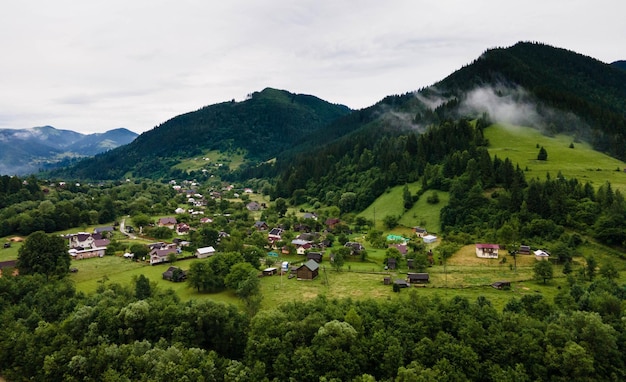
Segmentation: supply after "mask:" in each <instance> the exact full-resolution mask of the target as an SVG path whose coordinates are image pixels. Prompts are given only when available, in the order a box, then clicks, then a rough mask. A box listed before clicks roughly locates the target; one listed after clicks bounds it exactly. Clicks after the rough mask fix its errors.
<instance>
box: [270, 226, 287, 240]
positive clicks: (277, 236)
mask: <svg viewBox="0 0 626 382" xmlns="http://www.w3.org/2000/svg"><path fill="white" fill-rule="evenodd" d="M283 232H284V231H283V229H282V228H272V230H271V231H270V232H269V233H268V234H267V239H268V240H269V241H270V242H271V243H274V242H275V241H279V240H281V239H282V234H283Z"/></svg>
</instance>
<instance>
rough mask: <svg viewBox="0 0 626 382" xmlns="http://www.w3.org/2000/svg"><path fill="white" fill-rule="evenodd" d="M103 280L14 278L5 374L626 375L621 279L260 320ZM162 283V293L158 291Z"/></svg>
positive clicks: (3, 289)
mask: <svg viewBox="0 0 626 382" xmlns="http://www.w3.org/2000/svg"><path fill="white" fill-rule="evenodd" d="M145 285H146V284H145V283H144V282H142V281H141V280H139V279H138V280H137V281H136V282H135V284H134V286H133V287H123V286H120V285H116V284H108V283H106V282H103V283H102V284H101V285H100V287H99V289H98V291H97V293H95V294H93V295H88V296H87V295H83V294H80V293H76V291H75V290H74V288H73V286H72V284H71V283H70V282H69V281H67V280H66V279H60V280H56V281H49V282H46V280H45V278H43V277H42V276H39V275H34V276H20V277H16V278H11V277H8V278H7V277H4V278H0V296H1V297H2V298H1V299H0V369H1V370H3V373H4V374H5V376H6V377H7V378H9V379H10V380H16V381H18V380H40V381H44V380H66V381H79V380H81V381H98V380H99V381H130V380H132V381H171V380H179V381H185V380H189V381H200V380H203V381H235V380H237V381H264V380H266V381H270V380H276V381H288V380H298V381H319V380H326V381H392V380H393V381H466V380H471V381H497V382H502V381H536V380H544V381H565V380H570V381H607V380H615V381H617V380H623V379H624V378H626V375H625V371H624V370H625V369H624V366H625V364H624V363H625V359H624V354H625V351H626V349H624V344H625V343H626V341H625V339H626V338H624V335H625V331H624V325H623V322H622V304H623V303H622V301H623V300H624V298H625V297H626V296H625V290H624V287H623V286H619V285H617V284H616V283H615V282H614V281H612V278H611V277H610V273H607V274H606V275H602V276H600V275H599V276H596V277H595V279H593V281H592V282H591V283H589V282H588V281H586V280H583V279H579V278H576V277H571V278H570V287H569V288H567V289H564V290H562V291H561V292H560V293H559V294H558V296H557V297H556V298H555V300H554V301H546V300H545V299H544V298H543V297H542V296H541V295H533V294H528V295H524V296H523V297H521V298H513V299H512V300H510V301H509V303H507V304H506V306H505V307H504V309H503V310H502V311H498V310H496V309H494V308H493V307H492V305H491V303H490V301H489V300H487V299H485V298H478V299H477V300H476V301H469V300H467V299H465V298H457V297H453V298H450V299H446V300H441V299H431V298H427V297H420V296H419V293H418V292H417V291H411V292H407V294H406V295H405V296H404V298H402V299H398V300H394V301H378V302H377V301H374V300H363V301H352V300H350V299H344V300H328V299H326V298H324V297H320V298H317V299H315V300H312V301H309V302H292V303H285V304H282V305H280V306H277V307H276V309H274V310H271V311H263V312H260V313H258V314H257V315H255V316H247V315H245V314H244V313H242V312H240V311H238V310H237V309H236V308H235V307H233V306H228V305H225V304H222V303H214V302H210V301H204V302H197V301H190V302H181V301H179V300H178V298H177V297H176V295H175V294H173V293H170V292H168V291H159V290H153V289H150V287H149V286H148V287H147V288H146V287H145ZM148 285H149V284H148Z"/></svg>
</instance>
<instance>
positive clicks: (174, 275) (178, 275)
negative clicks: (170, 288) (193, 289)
mask: <svg viewBox="0 0 626 382" xmlns="http://www.w3.org/2000/svg"><path fill="white" fill-rule="evenodd" d="M186 278H187V272H185V271H183V270H182V269H180V268H178V267H169V268H167V271H165V272H163V280H169V281H174V282H179V281H183V280H185V279H186Z"/></svg>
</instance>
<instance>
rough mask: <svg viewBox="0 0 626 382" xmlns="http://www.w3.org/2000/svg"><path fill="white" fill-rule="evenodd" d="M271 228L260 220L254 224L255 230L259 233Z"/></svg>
mask: <svg viewBox="0 0 626 382" xmlns="http://www.w3.org/2000/svg"><path fill="white" fill-rule="evenodd" d="M269 228H270V227H269V226H268V225H267V223H266V222H264V221H262V220H259V221H256V222H254V229H256V230H257V231H267V230H268V229H269Z"/></svg>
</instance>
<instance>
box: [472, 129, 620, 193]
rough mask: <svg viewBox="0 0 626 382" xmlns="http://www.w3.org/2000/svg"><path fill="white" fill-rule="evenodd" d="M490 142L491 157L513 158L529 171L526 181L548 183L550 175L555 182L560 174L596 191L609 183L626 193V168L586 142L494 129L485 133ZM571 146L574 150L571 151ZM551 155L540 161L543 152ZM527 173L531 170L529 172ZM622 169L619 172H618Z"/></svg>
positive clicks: (531, 132)
mask: <svg viewBox="0 0 626 382" xmlns="http://www.w3.org/2000/svg"><path fill="white" fill-rule="evenodd" d="M484 133H485V138H487V139H489V148H488V149H489V153H490V154H491V155H492V156H494V155H497V156H498V158H500V159H504V158H507V157H508V158H509V159H510V160H511V161H512V162H513V164H514V165H515V164H518V165H519V166H520V168H521V169H522V170H525V171H526V178H527V179H530V178H533V177H536V178H539V179H542V180H543V179H545V177H546V174H548V173H549V174H550V176H551V177H552V178H555V177H556V176H557V174H558V173H559V171H560V172H561V174H563V176H565V177H566V178H576V179H578V180H579V181H580V182H582V183H585V182H589V183H590V184H592V185H593V186H594V187H595V188H598V187H600V186H601V185H603V184H604V183H605V182H606V181H609V182H610V183H611V186H613V189H620V190H621V191H622V192H624V191H626V173H625V172H624V171H623V170H624V169H625V168H626V164H625V163H624V162H622V161H620V160H617V159H615V158H611V157H609V156H608V155H605V154H602V153H600V152H597V151H594V150H593V149H592V148H591V146H590V145H589V144H587V143H584V142H574V139H573V138H572V137H571V136H567V135H557V136H554V137H549V136H545V135H543V134H541V132H540V131H539V130H536V129H533V128H530V127H520V126H505V125H493V126H490V127H488V128H486V129H485V131H484ZM570 144H573V145H574V148H570V147H569V146H570ZM537 145H539V147H541V146H543V147H544V148H545V149H546V151H547V153H548V160H547V161H539V160H537V154H538V153H539V148H538V147H537ZM526 169H527V170H526ZM618 169H619V171H618Z"/></svg>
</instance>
